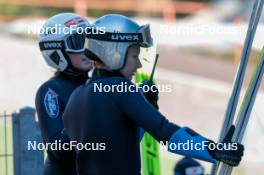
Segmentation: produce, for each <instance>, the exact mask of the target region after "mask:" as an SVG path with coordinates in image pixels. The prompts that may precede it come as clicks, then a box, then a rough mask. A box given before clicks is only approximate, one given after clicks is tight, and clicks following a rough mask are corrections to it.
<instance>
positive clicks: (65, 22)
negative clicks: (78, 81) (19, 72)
mask: <svg viewBox="0 0 264 175" xmlns="http://www.w3.org/2000/svg"><path fill="white" fill-rule="evenodd" d="M88 28H90V24H89V23H88V21H87V20H86V19H85V18H84V17H82V16H80V15H78V14H75V13H60V14H58V15H55V16H53V17H51V18H49V19H48V20H47V21H46V23H45V24H44V25H43V27H42V28H41V31H40V42H39V47H40V50H41V53H42V55H43V57H44V58H45V60H46V62H47V63H48V65H49V66H51V67H53V68H55V69H57V70H58V71H65V70H66V69H67V68H69V67H71V62H70V60H69V58H68V55H67V54H66V52H70V53H79V52H84V51H86V49H85V46H86V45H87V39H86V35H85V31H86V30H87V29H88Z"/></svg>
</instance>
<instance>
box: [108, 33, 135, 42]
mask: <svg viewBox="0 0 264 175" xmlns="http://www.w3.org/2000/svg"><path fill="white" fill-rule="evenodd" d="M111 39H112V40H121V41H140V39H139V35H137V34H128V35H124V34H112V36H111Z"/></svg>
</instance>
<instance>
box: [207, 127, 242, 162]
mask: <svg viewBox="0 0 264 175" xmlns="http://www.w3.org/2000/svg"><path fill="white" fill-rule="evenodd" d="M234 131H235V126H234V125H232V126H231V127H230V129H229V131H228V132H227V134H226V136H225V138H224V140H223V142H220V143H218V144H223V145H225V147H226V149H224V150H220V149H214V150H209V153H210V154H211V155H212V157H214V158H215V159H216V160H218V161H221V162H223V163H225V164H228V165H230V166H238V165H239V163H240V161H241V159H242V156H243V153H244V146H243V145H242V144H240V143H236V142H232V141H231V139H232V136H233V133H234ZM215 144H217V143H215ZM227 148H228V149H229V150H227Z"/></svg>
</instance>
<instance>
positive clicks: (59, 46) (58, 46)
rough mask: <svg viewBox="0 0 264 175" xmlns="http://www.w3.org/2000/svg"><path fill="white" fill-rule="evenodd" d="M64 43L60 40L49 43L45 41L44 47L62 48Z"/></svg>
mask: <svg viewBox="0 0 264 175" xmlns="http://www.w3.org/2000/svg"><path fill="white" fill-rule="evenodd" d="M61 44H62V43H60V42H47V43H44V45H43V46H44V48H45V49H52V48H55V49H61V48H62V45H61Z"/></svg>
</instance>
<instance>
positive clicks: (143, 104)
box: [110, 78, 180, 142]
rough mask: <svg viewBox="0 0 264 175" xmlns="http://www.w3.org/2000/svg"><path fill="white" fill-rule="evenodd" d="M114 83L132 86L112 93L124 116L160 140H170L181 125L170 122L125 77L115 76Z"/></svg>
mask: <svg viewBox="0 0 264 175" xmlns="http://www.w3.org/2000/svg"><path fill="white" fill-rule="evenodd" d="M111 81H112V82H111V83H113V84H122V82H123V83H125V84H127V85H128V86H132V91H125V92H122V93H118V94H117V93H112V94H111V98H114V100H113V101H115V102H116V105H117V106H118V107H119V109H121V110H122V112H123V113H124V114H125V115H124V116H126V117H129V118H130V119H131V120H132V121H134V122H135V123H136V124H137V125H138V126H139V127H142V128H143V129H144V130H146V131H147V132H149V133H150V134H151V135H152V136H153V137H154V138H155V139H157V140H158V141H164V142H165V141H168V140H169V139H170V137H171V135H172V134H173V133H174V132H175V131H176V130H177V129H179V128H180V127H179V126H177V125H175V124H173V123H171V122H169V121H168V120H167V119H166V117H165V116H163V115H162V114H161V113H160V112H159V111H158V110H157V109H156V108H155V107H153V105H151V104H150V103H149V102H148V101H147V99H146V98H145V97H144V95H143V93H142V92H140V91H136V90H135V91H134V92H133V89H136V86H135V85H134V84H132V83H131V82H130V81H128V80H126V79H124V78H113V79H112V80H111ZM111 83H110V84H111Z"/></svg>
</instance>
